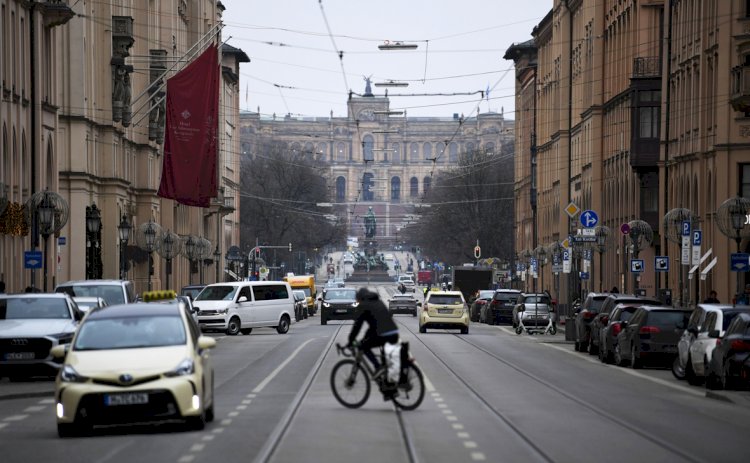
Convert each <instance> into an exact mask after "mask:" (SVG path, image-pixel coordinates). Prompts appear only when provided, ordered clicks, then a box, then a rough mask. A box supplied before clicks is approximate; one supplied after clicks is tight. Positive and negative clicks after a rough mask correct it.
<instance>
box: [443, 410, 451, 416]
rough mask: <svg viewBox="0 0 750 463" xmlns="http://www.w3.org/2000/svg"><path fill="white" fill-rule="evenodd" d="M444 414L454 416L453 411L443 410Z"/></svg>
mask: <svg viewBox="0 0 750 463" xmlns="http://www.w3.org/2000/svg"><path fill="white" fill-rule="evenodd" d="M443 414H444V415H452V414H453V410H448V409H445V410H443Z"/></svg>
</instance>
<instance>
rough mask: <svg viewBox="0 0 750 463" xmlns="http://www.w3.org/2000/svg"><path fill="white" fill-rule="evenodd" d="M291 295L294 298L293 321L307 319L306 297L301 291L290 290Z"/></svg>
mask: <svg viewBox="0 0 750 463" xmlns="http://www.w3.org/2000/svg"><path fill="white" fill-rule="evenodd" d="M292 295H293V296H294V319H295V320H296V321H300V320H304V319H305V318H307V317H308V309H307V296H306V295H305V292H304V291H302V290H301V289H294V290H292Z"/></svg>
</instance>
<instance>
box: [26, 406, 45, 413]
mask: <svg viewBox="0 0 750 463" xmlns="http://www.w3.org/2000/svg"><path fill="white" fill-rule="evenodd" d="M45 408H47V407H45V406H44V405H32V406H31V407H26V408H25V409H24V413H33V412H40V411H42V410H44V409H45Z"/></svg>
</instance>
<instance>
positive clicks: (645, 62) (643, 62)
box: [633, 56, 661, 79]
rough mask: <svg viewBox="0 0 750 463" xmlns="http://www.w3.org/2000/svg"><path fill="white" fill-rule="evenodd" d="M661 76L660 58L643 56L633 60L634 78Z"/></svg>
mask: <svg viewBox="0 0 750 463" xmlns="http://www.w3.org/2000/svg"><path fill="white" fill-rule="evenodd" d="M659 76H661V58H660V57H659V56H641V57H639V58H633V77H634V78H641V79H643V78H650V77H659Z"/></svg>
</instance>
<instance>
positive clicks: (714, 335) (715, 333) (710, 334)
mask: <svg viewBox="0 0 750 463" xmlns="http://www.w3.org/2000/svg"><path fill="white" fill-rule="evenodd" d="M708 337H709V338H714V339H717V338H719V337H721V336H719V330H711V331H709V332H708Z"/></svg>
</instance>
